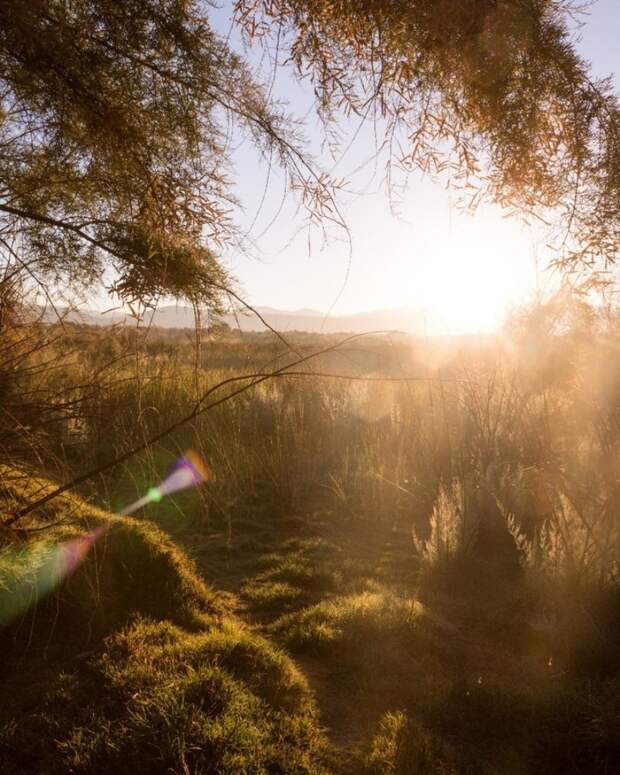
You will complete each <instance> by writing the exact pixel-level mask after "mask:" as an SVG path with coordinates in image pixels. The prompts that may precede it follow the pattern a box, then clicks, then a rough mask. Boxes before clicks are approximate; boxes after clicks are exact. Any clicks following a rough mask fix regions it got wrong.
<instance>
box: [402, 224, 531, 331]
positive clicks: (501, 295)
mask: <svg viewBox="0 0 620 775" xmlns="http://www.w3.org/2000/svg"><path fill="white" fill-rule="evenodd" d="M489 221H491V222H489ZM429 252H430V255H429V256H428V259H427V260H426V261H424V262H420V263H418V264H417V265H416V266H415V268H414V271H413V272H412V276H411V278H410V280H409V282H410V283H411V284H412V285H413V286H414V287H413V289H412V292H413V293H414V294H415V296H416V297H418V298H421V299H422V300H423V303H424V305H425V308H426V310H427V314H428V316H429V327H430V328H431V329H432V330H430V331H429V333H435V332H437V333H449V334H465V333H476V332H489V331H492V330H495V329H497V328H498V327H499V326H500V325H501V323H502V321H503V319H504V318H505V316H506V315H507V313H508V312H509V311H510V309H511V308H512V307H513V306H515V305H517V304H523V303H526V302H527V300H528V298H529V297H531V295H532V293H533V292H534V291H535V289H536V283H537V277H536V268H535V264H534V260H533V259H532V257H531V252H532V250H531V245H530V244H529V242H528V238H527V235H526V234H525V232H524V231H523V230H521V229H508V228H506V226H505V222H502V221H500V222H499V223H496V222H494V221H492V220H491V219H487V218H482V219H481V218H474V219H465V218H463V219H460V220H459V222H458V224H457V226H456V227H455V228H453V229H451V230H450V232H448V233H444V234H443V235H441V234H439V235H436V237H435V238H434V240H433V242H432V244H431V245H430V251H429Z"/></svg>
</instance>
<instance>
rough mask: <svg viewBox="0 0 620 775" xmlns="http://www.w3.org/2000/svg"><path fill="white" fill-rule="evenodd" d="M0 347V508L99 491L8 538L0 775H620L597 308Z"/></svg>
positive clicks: (84, 333)
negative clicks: (172, 490) (64, 546)
mask: <svg viewBox="0 0 620 775" xmlns="http://www.w3.org/2000/svg"><path fill="white" fill-rule="evenodd" d="M3 333H4V336H3V338H2V343H1V344H0V362H1V363H2V367H1V368H0V403H1V405H2V408H3V412H2V415H1V417H0V454H1V458H0V463H2V469H1V472H0V475H1V478H0V487H1V494H0V497H1V499H2V507H1V508H2V514H3V515H6V516H7V517H9V516H10V515H11V514H15V513H16V512H18V511H19V510H20V508H23V506H24V504H27V503H29V502H32V501H34V500H37V499H39V498H40V497H41V495H42V494H45V493H46V492H50V491H51V489H53V488H54V486H55V484H56V483H62V482H70V481H71V480H72V479H73V478H77V477H80V475H81V474H83V473H84V472H88V471H90V470H95V469H97V468H100V469H101V470H100V472H99V473H98V474H97V475H96V476H93V477H91V478H89V479H87V480H84V481H82V482H79V483H78V484H77V485H76V486H75V487H73V488H71V489H70V490H69V491H67V492H66V493H64V494H62V495H61V496H59V497H58V498H54V499H52V500H49V501H48V502H47V503H45V504H44V505H42V506H41V508H39V509H35V510H33V511H32V512H30V513H28V514H27V515H25V516H24V517H23V518H22V519H20V520H19V521H17V522H16V523H15V524H14V525H12V526H11V527H10V528H9V527H6V526H5V527H3V528H2V531H1V533H0V540H1V542H2V543H1V548H0V602H1V604H2V611H3V622H2V625H3V627H2V630H1V631H0V651H1V652H2V663H3V667H4V669H3V677H2V687H3V696H4V697H5V701H4V702H3V705H2V709H1V710H0V729H1V731H0V761H1V762H2V767H1V769H2V771H3V772H7V773H18V772H19V773H23V772H28V771H31V772H102V773H103V772H110V771H111V769H112V768H114V767H116V768H117V769H118V768H119V767H120V768H121V771H126V770H127V769H128V768H131V769H132V770H133V771H136V772H145V773H147V772H178V773H194V772H199V773H202V772H213V773H263V772H264V773H267V772H269V773H271V772H287V773H300V772H307V773H323V772H325V773H442V774H444V775H445V774H446V773H450V775H452V774H454V775H456V774H457V773H458V774H459V775H460V774H461V773H472V774H473V773H489V774H491V773H506V774H508V775H509V774H510V773H515V774H516V773H556V772H557V773H563V774H565V773H614V772H620V566H619V559H620V511H619V508H620V477H619V473H618V472H619V470H620V469H619V467H618V463H619V462H620V367H619V366H618V365H617V364H618V357H617V356H618V350H619V347H620V326H618V318H617V316H616V315H614V314H613V313H610V312H609V311H608V312H607V313H606V314H605V315H603V313H602V312H600V310H596V309H593V308H591V307H589V306H587V305H586V304H585V303H583V302H582V301H580V300H579V299H568V300H567V299H566V298H563V297H562V298H560V297H559V298H556V299H554V300H552V301H551V302H549V303H547V304H540V305H538V306H537V307H535V308H531V309H528V310H524V311H522V312H519V313H515V314H514V315H513V317H512V319H511V320H510V322H509V323H508V324H507V326H506V327H505V330H504V331H503V332H502V333H501V334H497V335H493V336H486V337H483V336H477V337H459V338H451V339H448V338H446V339H439V338H435V339H433V338H428V339H425V338H419V337H412V336H407V335H404V334H396V333H393V334H388V333H382V334H377V335H369V336H366V337H359V338H354V339H348V340H347V337H346V335H344V334H343V335H342V336H337V335H329V336H319V335H309V334H304V333H300V332H297V333H296V332H292V333H289V334H287V335H286V337H285V338H286V342H283V341H282V340H281V339H279V338H278V337H277V336H275V335H274V334H273V333H271V332H266V333H264V334H244V335H241V334H239V333H238V332H235V331H231V330H229V329H227V328H225V327H221V326H214V327H213V328H211V329H208V330H207V331H204V332H202V335H201V336H198V338H197V334H196V332H193V331H181V330H179V331H170V330H163V329H151V330H147V329H140V328H137V329H131V328H124V329H122V328H119V329H97V328H94V327H88V326H78V325H74V324H70V323H64V325H53V326H49V325H48V326H45V325H42V324H37V323H33V322H32V321H28V320H27V319H25V318H19V317H16V318H14V319H11V320H9V321H4V322H3ZM325 350H328V352H323V354H319V355H316V356H314V355H313V354H315V353H319V351H325ZM311 355H312V356H313V357H311V358H310V356H311ZM305 358H308V360H305V361H304V360H303V359H305ZM300 359H301V360H302V361H303V363H301V364H300V365H299V366H295V367H291V368H290V369H285V373H284V374H274V372H275V371H277V370H278V369H282V368H284V367H285V366H286V364H288V363H294V362H295V361H299V360H300ZM291 372H292V373H291ZM269 374H272V375H273V376H272V377H271V378H269V379H267V378H264V377H265V375H269ZM244 375H250V376H247V377H244ZM252 375H254V376H252ZM256 375H262V376H259V377H257V376H256ZM259 380H262V381H260V382H259ZM217 385H220V387H216V386H217ZM242 388H247V389H246V390H244V391H243V392H238V393H237V394H236V395H234V396H233V395H232V394H233V392H235V391H240V389H242ZM210 390H212V391H213V392H211V393H210V394H209V398H208V400H206V401H205V400H203V401H202V404H200V403H199V402H200V401H201V397H203V396H205V394H207V393H208V391H210ZM220 399H226V400H222V401H221V402H220V403H217V402H218V401H220ZM209 403H212V404H213V406H212V407H211V408H209V409H208V410H207V411H198V412H196V411H195V409H196V407H197V406H202V407H203V408H204V407H205V406H206V404H209ZM192 413H193V416H192V417H191V419H190V420H189V421H188V422H182V421H183V418H185V417H188V416H190V415H192ZM175 423H178V427H176V428H175V429H173V430H172V431H171V432H170V433H166V434H165V435H163V436H162V438H161V439H160V440H159V441H157V442H156V443H153V444H148V446H147V448H146V449H145V450H144V451H142V452H140V453H138V454H136V455H133V456H132V457H130V458H128V459H127V460H125V461H124V462H122V463H121V464H119V465H117V466H114V467H109V468H108V467H106V465H107V463H108V462H109V461H113V460H114V459H115V458H118V457H120V456H123V455H124V454H125V453H127V452H128V451H129V450H131V449H133V448H135V447H136V445H140V444H141V443H143V442H144V443H146V442H148V441H149V439H152V438H153V437H156V436H157V435H159V434H161V433H163V432H164V431H166V429H167V428H169V427H170V426H171V425H174V424H175ZM190 448H191V449H194V450H196V451H197V452H198V453H199V454H200V455H201V456H202V457H203V458H204V460H205V461H207V464H208V466H209V467H210V469H211V472H212V477H211V479H210V480H209V481H207V482H206V483H205V484H204V485H203V486H202V487H200V488H195V489H190V490H186V491H184V492H182V493H178V494H177V495H174V496H172V497H170V498H166V499H163V500H161V501H160V502H157V503H152V504H150V505H148V506H147V507H146V508H145V509H144V510H143V511H141V512H140V513H138V514H136V515H135V516H134V517H131V518H130V517H123V516H112V515H114V514H117V513H118V512H119V511H120V510H122V508H123V507H124V506H125V505H126V504H127V503H129V502H131V501H132V500H135V499H136V498H139V497H140V496H141V495H143V494H144V493H145V492H146V491H147V490H148V489H149V487H151V486H153V484H155V483H156V482H157V481H158V480H159V479H160V478H161V477H162V474H163V473H164V472H165V471H166V470H167V469H168V467H169V466H170V465H171V464H172V463H173V462H174V460H175V459H176V458H177V457H178V456H179V455H180V454H182V453H183V451H184V450H187V449H190ZM109 520H112V523H111V525H112V526H111V527H110V529H109V530H108V532H107V533H106V534H105V537H104V538H102V539H101V540H100V541H99V542H97V543H96V544H95V545H94V547H93V549H92V551H91V552H90V553H89V554H88V556H87V557H86V559H85V560H84V562H83V563H82V564H81V565H79V567H77V569H76V570H75V571H74V572H73V573H72V574H71V575H69V576H68V577H66V578H64V579H63V580H62V581H61V582H59V583H58V585H57V586H56V587H55V588H54V590H53V592H52V593H51V594H49V595H48V596H46V597H43V596H40V595H39V590H38V588H37V584H38V579H39V578H40V574H39V573H38V570H37V569H39V570H40V569H41V568H43V567H44V565H45V562H46V559H45V558H46V551H48V550H49V547H50V546H54V545H57V544H58V543H60V542H62V541H66V540H70V539H71V538H75V537H76V536H80V535H81V534H83V533H84V531H85V530H92V529H93V526H97V525H101V524H104V523H105V524H107V523H108V522H109ZM24 579H25V581H24ZM15 601H18V602H17V603H16V602H15ZM13 609H15V611H14V612H13V613H11V611H13ZM7 612H9V613H7ZM9 614H11V615H10V616H9ZM122 768H125V770H123V769H122Z"/></svg>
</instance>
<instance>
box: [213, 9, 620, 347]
mask: <svg viewBox="0 0 620 775" xmlns="http://www.w3.org/2000/svg"><path fill="white" fill-rule="evenodd" d="M584 19H585V21H586V24H585V26H584V27H583V28H581V29H580V30H579V31H578V33H576V34H578V36H579V38H580V40H579V41H578V44H577V45H578V49H579V51H580V52H581V54H582V55H583V56H584V58H585V59H586V60H588V61H590V62H591V64H592V70H593V73H594V74H595V75H597V76H610V75H612V76H613V77H614V79H615V80H616V81H617V75H618V73H620V49H619V47H618V43H617V41H618V40H619V39H620V0H598V2H596V3H595V4H594V5H593V6H592V7H591V9H590V11H589V13H588V15H587V16H586V17H584ZM214 23H215V26H216V29H218V30H219V31H221V32H222V33H223V34H225V33H227V32H228V30H229V27H230V4H229V3H227V2H224V3H223V6H222V8H221V9H220V10H219V11H218V12H216V16H215V20H214ZM233 41H234V38H233ZM256 64H257V66H258V64H259V63H258V62H257V63H256ZM273 94H274V96H276V97H277V98H279V99H283V100H285V101H287V102H288V103H289V105H290V107H291V110H292V112H294V113H296V114H297V115H304V114H305V113H306V112H307V110H308V108H309V106H310V104H311V98H310V95H309V92H307V91H306V90H305V89H304V88H303V87H300V86H299V85H298V84H296V83H295V82H294V80H293V79H292V78H291V77H290V74H288V73H287V72H286V71H280V72H279V73H278V74H277V77H276V80H275V83H274V87H273ZM307 134H309V136H310V139H311V140H317V138H318V136H319V132H318V129H317V128H316V127H315V126H314V125H312V124H309V125H308V130H307ZM372 147H373V146H372V138H371V136H370V132H369V131H362V132H360V134H359V136H358V138H357V140H356V142H355V143H354V145H353V146H352V147H351V148H350V149H348V151H347V153H346V155H345V156H344V158H342V159H339V161H338V164H337V166H336V168H335V170H334V171H335V173H337V174H338V175H342V176H345V177H348V178H350V182H351V188H352V189H354V190H355V192H356V194H355V196H349V197H346V198H345V202H344V207H343V212H344V215H345V218H346V221H347V224H348V226H349V229H350V233H351V237H352V250H351V251H349V246H348V245H347V244H345V243H344V242H341V241H340V242H338V241H337V242H332V243H330V244H328V245H327V246H322V244H321V242H322V241H321V239H320V235H319V234H318V233H311V234H310V238H309V234H308V231H307V229H302V231H299V230H300V227H301V226H302V220H301V218H300V217H299V216H298V215H296V213H295V210H294V207H293V204H292V202H290V201H287V202H285V205H284V207H283V208H282V210H281V211H280V215H279V217H277V218H276V220H275V222H273V219H274V217H276V216H277V214H278V211H279V210H280V205H281V201H282V190H283V189H282V186H283V178H282V175H281V174H280V173H279V172H278V171H277V170H275V169H272V171H271V174H270V175H269V179H267V174H268V173H267V169H266V167H265V166H264V165H262V166H261V165H260V164H259V163H258V161H257V158H256V154H255V152H254V150H253V149H251V148H250V147H249V146H248V145H242V146H241V147H240V148H239V149H238V151H237V152H236V153H235V158H234V161H235V165H236V167H237V195H238V197H239V199H240V200H241V201H242V202H243V204H244V212H243V213H239V214H238V219H239V222H240V223H241V225H242V227H243V228H244V229H249V228H250V227H251V226H252V230H251V234H252V236H253V237H258V236H259V235H260V234H261V233H262V232H264V234H263V235H262V237H260V239H258V240H257V243H256V248H255V249H254V250H253V251H252V254H251V255H249V256H248V255H246V254H242V253H241V252H239V251H236V250H230V251H228V253H227V254H226V255H225V257H224V260H225V263H226V265H227V266H228V267H229V268H230V270H231V271H232V273H233V275H234V276H235V277H236V278H237V280H238V282H239V285H240V288H241V289H242V292H243V294H244V295H245V298H247V300H248V301H249V302H250V303H252V304H254V305H259V306H270V307H275V308H279V309H286V310H296V309H303V308H306V309H307V308H312V309H316V310H319V311H322V312H328V311H330V313H331V314H333V315H342V314H345V315H346V314H352V313H356V312H360V311H367V310H379V309H394V308H401V307H416V308H420V307H422V308H424V309H426V310H428V311H429V312H430V314H431V315H434V316H436V317H439V318H441V319H442V320H443V321H444V323H445V325H446V328H447V329H448V330H450V331H451V332H454V333H461V332H465V331H478V330H492V329H493V328H495V327H496V326H497V325H498V324H499V323H500V322H501V320H502V318H503V317H504V315H505V314H506V312H507V311H508V310H509V309H510V308H511V307H512V306H515V305H519V304H522V303H524V302H527V300H528V299H530V298H532V296H533V295H534V293H535V292H536V291H537V290H540V291H543V292H544V291H545V290H551V289H552V288H553V287H554V284H556V283H557V282H558V278H557V277H553V276H550V275H549V273H548V272H546V271H544V269H545V265H546V261H547V259H548V254H547V253H546V248H545V245H544V244H543V243H542V242H541V235H540V234H538V233H536V232H535V231H534V230H533V229H532V228H530V227H528V226H527V225H525V224H523V223H521V222H520V221H518V220H517V219H515V218H506V217H505V215H504V214H503V213H502V212H500V211H499V210H498V209H497V208H496V207H493V206H484V207H481V208H479V210H478V211H477V213H476V214H475V215H474V216H470V215H466V214H463V213H462V212H460V210H459V209H458V208H457V206H456V203H457V199H458V197H457V195H456V194H455V192H454V191H450V190H447V189H446V187H445V186H443V185H441V184H438V183H434V182H433V181H430V180H428V179H423V178H421V177H420V176H413V177H412V178H411V180H410V185H409V188H408V190H407V192H406V194H405V195H404V196H403V197H402V200H401V202H400V206H399V217H398V218H396V217H394V215H393V214H392V212H391V211H390V203H389V199H388V196H387V194H386V192H385V189H384V187H383V185H382V182H381V177H382V176H381V174H380V171H379V174H376V175H375V176H374V178H373V167H372V164H370V165H368V166H367V167H365V168H364V169H363V170H362V171H361V172H358V173H355V174H353V172H352V171H353V170H355V169H356V168H357V167H358V166H359V164H360V163H361V162H362V161H364V160H366V159H367V158H368V157H369V156H370V155H371V154H372ZM266 186H267V187H266ZM265 187H266V188H265ZM265 192H266V193H265ZM270 224H271V225H270ZM267 227H269V228H267Z"/></svg>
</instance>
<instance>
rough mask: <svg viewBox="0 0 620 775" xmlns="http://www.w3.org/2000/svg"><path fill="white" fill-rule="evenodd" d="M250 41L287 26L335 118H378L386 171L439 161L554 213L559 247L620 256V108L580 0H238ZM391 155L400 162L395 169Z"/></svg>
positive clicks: (458, 179)
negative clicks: (579, 21)
mask: <svg viewBox="0 0 620 775" xmlns="http://www.w3.org/2000/svg"><path fill="white" fill-rule="evenodd" d="M237 9H238V16H239V20H240V22H241V23H243V24H244V25H245V29H246V34H247V36H248V38H249V39H250V40H253V39H255V38H259V39H261V38H266V39H267V40H269V39H271V38H272V37H274V36H275V35H276V34H277V35H278V40H279V42H280V47H281V48H282V49H284V48H285V43H286V44H287V46H288V48H286V55H288V57H289V58H290V60H291V61H292V62H293V63H294V65H295V67H296V69H297V72H298V74H299V75H300V76H301V77H308V78H310V79H311V82H312V84H313V88H314V92H315V96H316V101H317V104H318V105H319V106H320V111H321V114H322V116H323V119H324V120H325V122H326V123H327V124H328V125H330V124H333V123H334V122H335V121H337V120H338V118H339V117H340V116H341V115H342V114H343V113H344V114H345V115H353V116H355V117H357V118H359V119H361V120H362V121H367V120H374V122H375V124H376V125H377V124H378V131H379V133H380V137H381V138H382V139H381V140H380V145H381V147H382V148H384V149H386V150H387V153H388V162H389V163H390V172H389V173H388V182H390V183H393V182H396V172H397V171H398V169H400V170H402V171H404V173H405V175H406V174H407V173H408V172H410V171H411V170H413V169H420V170H422V171H424V172H431V173H441V172H443V171H445V170H448V174H449V179H450V180H451V181H452V182H453V183H454V184H455V185H456V186H457V187H461V188H464V189H465V190H466V193H467V194H468V199H469V204H470V205H471V206H473V205H475V204H476V203H477V202H478V201H480V199H481V198H485V197H489V198H491V199H492V200H494V201H496V202H498V203H500V204H501V205H502V206H504V207H506V208H509V209H514V210H517V211H520V212H522V213H530V214H532V215H533V216H535V217H536V216H539V217H542V218H545V219H547V220H552V221H553V222H554V223H555V248H556V250H557V254H556V257H555V260H556V261H557V263H560V264H562V265H564V266H569V267H570V266H574V265H575V264H576V263H577V264H582V263H586V264H589V263H592V262H595V261H597V260H600V259H604V261H606V262H607V261H611V262H613V261H614V260H615V258H616V256H617V253H618V246H619V239H620V230H619V226H620V211H619V209H618V202H620V196H619V190H620V189H619V187H620V151H619V148H620V144H619V142H618V140H619V135H618V131H619V130H618V127H619V126H620V122H619V117H620V108H619V105H618V100H617V97H616V95H615V94H614V91H613V87H612V84H611V83H610V81H608V80H599V81H594V80H592V78H591V77H590V76H589V74H588V66H587V64H586V63H585V62H584V61H583V60H582V59H581V58H580V57H579V56H578V54H577V53H576V49H575V43H574V39H573V38H572V36H571V33H570V28H571V24H572V23H573V22H574V19H575V16H578V11H579V7H578V6H577V5H576V4H573V3H572V2H570V0H561V1H560V2H550V1H547V0H543V1H540V0H519V1H518V2H496V1H495V0H467V2H463V0H442V2H435V0H415V2H411V1H410V0H395V2H389V3H385V2H383V0H363V1H362V2H358V1H357V0H356V2H350V0H336V2H334V0H311V1H310V2H309V1H308V0H277V1H276V2H272V0H269V1H267V0H238V2H237ZM394 167H395V168H396V169H394Z"/></svg>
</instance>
